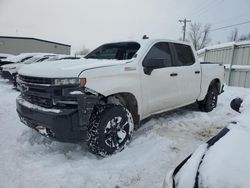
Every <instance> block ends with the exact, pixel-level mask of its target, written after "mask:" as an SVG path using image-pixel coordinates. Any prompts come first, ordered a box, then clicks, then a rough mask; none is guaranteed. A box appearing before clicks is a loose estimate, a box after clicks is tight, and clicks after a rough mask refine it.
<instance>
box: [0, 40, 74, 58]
mask: <svg viewBox="0 0 250 188" xmlns="http://www.w3.org/2000/svg"><path fill="white" fill-rule="evenodd" d="M70 48H71V46H70V45H67V44H62V43H57V42H52V41H47V40H42V39H37V38H29V37H9V36H0V53H7V54H14V55H17V54H20V53H31V52H32V53H33V52H41V53H54V54H67V55H69V54H70Z"/></svg>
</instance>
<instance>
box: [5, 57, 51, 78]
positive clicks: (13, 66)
mask: <svg viewBox="0 0 250 188" xmlns="http://www.w3.org/2000/svg"><path fill="white" fill-rule="evenodd" d="M53 56H54V54H33V56H32V57H31V56H28V57H26V58H24V59H22V60H21V61H18V62H16V63H10V64H6V65H2V66H1V67H2V77H3V78H4V79H9V80H10V81H15V77H16V75H17V71H18V70H19V69H20V68H21V67H23V66H24V65H28V64H31V63H36V62H42V61H45V60H47V59H48V58H49V57H53Z"/></svg>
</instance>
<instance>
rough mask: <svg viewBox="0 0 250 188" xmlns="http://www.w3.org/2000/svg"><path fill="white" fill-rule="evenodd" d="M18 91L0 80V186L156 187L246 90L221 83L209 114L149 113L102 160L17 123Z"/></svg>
mask: <svg viewBox="0 0 250 188" xmlns="http://www.w3.org/2000/svg"><path fill="white" fill-rule="evenodd" d="M18 95H19V93H18V92H17V91H15V90H14V89H12V85H11V84H10V83H8V82H7V81H6V80H3V79H0V188H12V187H13V188H30V187H31V188H32V187H36V188H43V187H46V188H57V187H58V188H59V187H60V188H82V187H84V188H96V187H97V188H106V187H107V188H112V187H113V188H122V187H136V188H147V187H149V188H151V187H156V188H158V187H161V186H162V183H163V180H164V178H165V175H166V173H167V172H168V171H169V170H171V169H172V168H173V167H175V166H176V165H177V164H179V163H180V162H181V161H182V160H183V159H184V158H185V157H186V156H187V155H188V154H190V153H192V152H193V151H194V150H195V149H196V148H197V146H199V145H200V144H201V143H203V142H204V141H207V140H208V139H209V138H210V137H212V136H213V135H215V134H216V133H217V132H218V131H219V130H221V129H222V128H223V127H224V126H226V125H227V124H228V123H229V122H230V120H231V119H232V118H233V117H235V116H237V113H236V112H234V111H233V110H231V109H230V101H231V100H232V99H233V98H235V97H238V96H240V97H243V98H244V97H246V96H247V95H248V96H249V95H250V90H249V89H243V88H231V87H226V88H225V93H223V94H222V95H221V96H220V97H219V103H218V107H217V108H216V109H215V110H214V111H213V112H211V113H203V112H199V111H198V110H197V107H196V105H192V106H189V107H186V108H182V109H178V110H175V111H172V112H168V113H165V114H161V115H158V116H156V117H154V118H151V119H149V120H148V121H146V122H144V123H143V126H142V127H141V128H140V129H139V130H138V131H137V132H135V134H134V138H133V140H132V142H131V143H130V144H129V146H128V147H127V148H126V149H125V150H124V151H122V152H121V153H118V154H116V155H114V156H111V157H107V158H104V159H102V158H97V157H96V156H94V155H92V154H90V153H89V152H88V151H87V148H86V145H85V144H84V143H82V144H65V143H59V142H56V141H51V140H49V139H46V138H44V137H42V136H40V135H39V134H38V133H36V132H34V131H32V130H31V129H30V128H28V127H26V126H25V125H23V124H22V123H20V121H19V119H18V116H17V114H16V110H15V98H16V97H17V96H18Z"/></svg>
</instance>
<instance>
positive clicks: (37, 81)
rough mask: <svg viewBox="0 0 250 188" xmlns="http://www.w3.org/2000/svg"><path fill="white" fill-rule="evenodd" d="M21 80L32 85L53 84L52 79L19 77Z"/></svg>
mask: <svg viewBox="0 0 250 188" xmlns="http://www.w3.org/2000/svg"><path fill="white" fill-rule="evenodd" d="M19 79H20V80H22V81H24V82H26V83H32V84H53V79H52V78H40V77H31V76H23V75H19Z"/></svg>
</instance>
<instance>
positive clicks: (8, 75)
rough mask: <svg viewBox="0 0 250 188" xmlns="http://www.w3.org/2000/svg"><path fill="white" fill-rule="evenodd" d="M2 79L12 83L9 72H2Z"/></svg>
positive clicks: (11, 76)
mask: <svg viewBox="0 0 250 188" xmlns="http://www.w3.org/2000/svg"><path fill="white" fill-rule="evenodd" d="M2 77H3V78H4V79H8V80H10V81H13V75H12V74H10V72H8V71H2Z"/></svg>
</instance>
